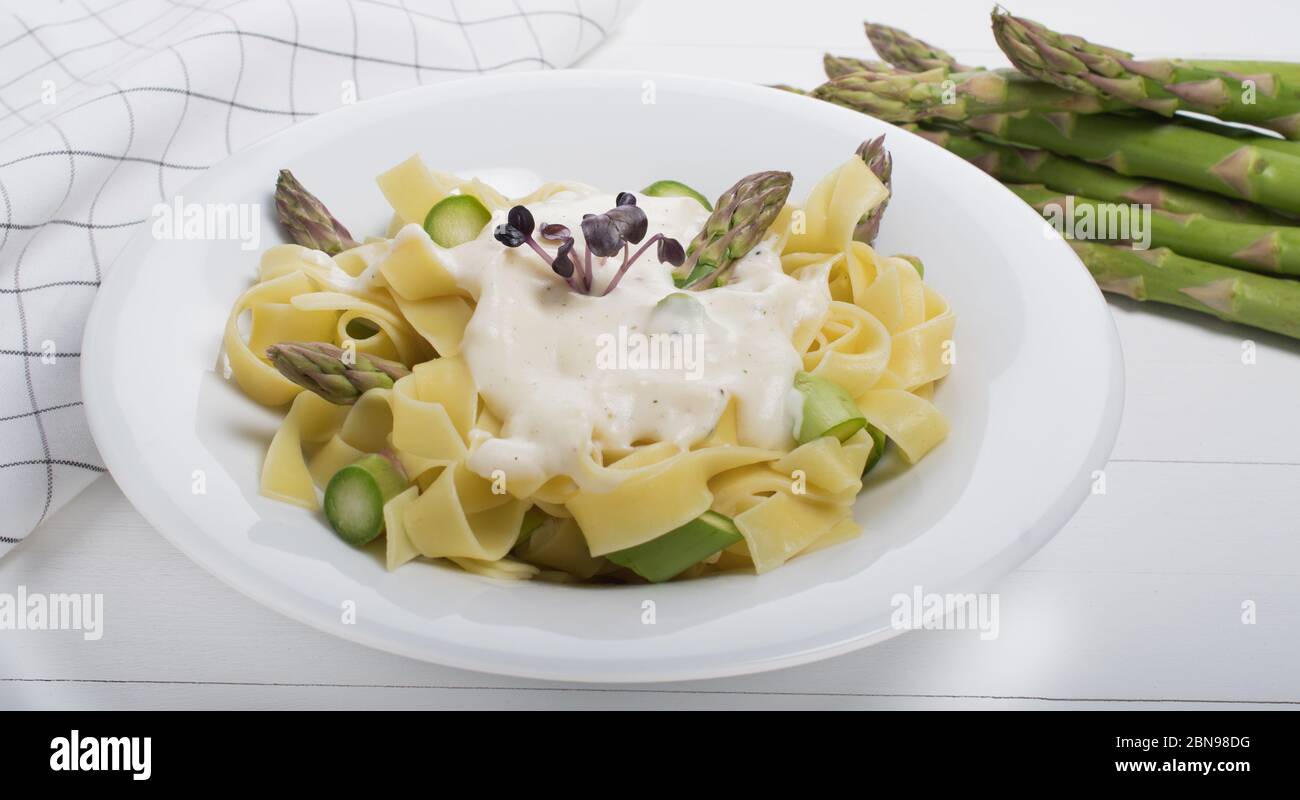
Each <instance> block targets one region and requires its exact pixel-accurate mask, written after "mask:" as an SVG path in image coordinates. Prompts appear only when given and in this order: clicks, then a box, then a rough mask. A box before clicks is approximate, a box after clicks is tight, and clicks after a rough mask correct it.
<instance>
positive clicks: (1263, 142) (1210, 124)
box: [1172, 114, 1300, 156]
mask: <svg viewBox="0 0 1300 800" xmlns="http://www.w3.org/2000/svg"><path fill="white" fill-rule="evenodd" d="M1172 121H1173V122H1175V123H1177V124H1178V125H1182V126H1184V127H1188V128H1194V129H1195V130H1198V131H1205V132H1206V133H1214V134H1218V135H1219V136H1227V137H1228V138H1230V139H1235V140H1236V141H1238V142H1240V143H1242V144H1251V145H1254V146H1256V147H1262V148H1264V149H1265V150H1273V151H1275V152H1278V153H1286V154H1288V155H1293V156H1300V142H1293V141H1291V140H1289V139H1279V138H1277V137H1275V136H1267V135H1265V134H1262V133H1260V132H1259V131H1256V130H1254V129H1252V128H1239V127H1236V126H1234V125H1227V124H1225V123H1222V122H1219V121H1217V120H1212V119H1204V118H1201V117H1189V116H1187V115H1185V114H1179V115H1178V116H1176V117H1174V118H1173V120H1172Z"/></svg>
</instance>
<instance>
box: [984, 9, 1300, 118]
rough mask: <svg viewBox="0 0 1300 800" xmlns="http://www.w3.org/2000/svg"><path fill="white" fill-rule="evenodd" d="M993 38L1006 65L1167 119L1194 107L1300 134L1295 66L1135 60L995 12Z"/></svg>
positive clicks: (1202, 111)
mask: <svg viewBox="0 0 1300 800" xmlns="http://www.w3.org/2000/svg"><path fill="white" fill-rule="evenodd" d="M993 35H994V37H995V38H996V39H997V41H998V45H999V46H1000V47H1001V48H1002V52H1004V53H1005V54H1006V55H1007V58H1009V59H1011V63H1013V64H1015V65H1016V67H1017V68H1018V69H1019V70H1020V71H1021V72H1024V73H1025V74H1026V75H1030V76H1032V77H1034V78H1037V79H1038V80H1041V81H1046V82H1048V83H1053V84H1055V85H1057V86H1059V87H1061V88H1063V89H1067V90H1069V91H1071V92H1078V93H1080V94H1088V95H1092V96H1095V97H1107V98H1113V99H1116V100H1121V101H1123V102H1125V103H1128V104H1129V105H1131V106H1133V107H1135V108H1143V109H1146V110H1148V111H1154V112H1156V113H1158V114H1163V115H1165V116H1170V115H1172V114H1173V113H1174V112H1175V111H1179V110H1184V111H1199V112H1201V113H1204V114H1210V115H1212V116H1216V117H1219V118H1220V119H1226V120H1233V121H1236V122H1248V123H1251V124H1253V125H1259V126H1260V127H1264V128H1269V129H1271V130H1275V131H1277V132H1278V133H1281V134H1282V135H1283V136H1285V137H1287V138H1288V139H1300V93H1298V92H1297V89H1300V85H1298V84H1297V83H1296V82H1295V80H1294V76H1292V77H1291V79H1287V78H1286V77H1283V73H1286V74H1290V73H1292V72H1293V71H1294V65H1288V66H1287V67H1284V68H1282V69H1278V70H1272V69H1269V68H1268V67H1269V65H1267V64H1258V65H1255V66H1259V67H1264V70H1263V71H1260V72H1257V73H1253V74H1249V75H1244V74H1241V73H1239V72H1236V71H1226V70H1222V69H1210V68H1207V67H1206V65H1203V64H1202V65H1198V64H1197V63H1195V62H1192V61H1183V60H1178V59H1161V60H1153V61H1138V60H1135V59H1134V58H1133V55H1132V54H1131V53H1126V52H1124V51H1122V50H1116V49H1114V48H1110V47H1104V46H1101V45H1095V44H1092V43H1091V42H1088V41H1086V40H1084V39H1081V38H1079V37H1077V36H1066V35H1062V34H1060V33H1057V32H1056V31H1053V30H1051V29H1049V28H1047V27H1045V26H1043V25H1041V24H1040V23H1037V22H1033V21H1032V20H1027V19H1021V18H1020V17H1014V16H1012V15H1011V14H1010V13H1008V12H1006V11H1005V10H1000V9H994V11H993Z"/></svg>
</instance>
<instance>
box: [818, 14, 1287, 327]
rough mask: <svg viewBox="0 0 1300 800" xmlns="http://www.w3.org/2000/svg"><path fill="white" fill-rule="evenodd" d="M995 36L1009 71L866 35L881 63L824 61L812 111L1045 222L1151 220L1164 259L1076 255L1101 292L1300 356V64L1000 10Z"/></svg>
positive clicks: (1079, 249)
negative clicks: (952, 168) (1225, 326)
mask: <svg viewBox="0 0 1300 800" xmlns="http://www.w3.org/2000/svg"><path fill="white" fill-rule="evenodd" d="M992 21H993V33H994V38H995V40H996V41H997V43H998V45H999V46H1000V47H1001V49H1002V51H1003V52H1004V53H1005V54H1006V56H1007V58H1008V59H1010V61H1011V63H1012V64H1013V66H1014V67H1015V69H985V68H982V67H978V66H969V65H964V64H960V63H958V62H957V61H956V59H954V58H953V57H952V56H951V55H950V54H949V53H947V52H946V51H944V50H942V49H940V48H938V47H935V46H933V45H931V44H929V43H927V42H924V41H922V40H920V39H917V38H916V37H914V36H912V35H910V34H909V33H907V32H906V31H902V30H899V29H897V28H892V27H888V26H885V25H879V24H873V23H867V25H866V33H867V38H868V39H869V40H870V42H871V44H872V46H873V47H874V49H875V51H876V53H877V54H878V55H879V56H880V58H881V59H883V61H884V62H885V63H881V62H879V61H870V60H866V59H860V58H855V57H849V56H833V55H829V54H828V55H827V56H826V57H825V59H824V61H823V67H824V69H825V72H826V77H827V81H826V82H825V83H823V84H822V85H820V86H818V87H816V88H814V89H813V90H811V91H809V92H805V93H806V94H808V95H810V96H812V97H816V98H819V99H821V100H825V101H827V102H830V103H835V104H837V105H841V106H844V107H846V108H851V109H854V110H856V111H860V112H862V113H865V114H869V115H871V116H874V117H877V118H880V119H883V120H885V121H888V122H894V123H898V124H902V125H903V126H904V127H906V128H908V129H909V130H912V131H913V132H915V133H918V134H920V135H922V136H924V137H925V138H928V139H930V140H931V141H933V142H935V143H936V144H939V145H940V146H942V147H944V148H946V149H948V150H950V151H951V152H953V153H956V154H957V155H959V156H961V157H962V158H965V159H966V160H968V161H970V162H972V163H974V164H975V165H977V166H979V167H980V168H981V169H983V170H984V171H986V172H988V173H989V174H990V175H992V176H993V177H995V178H997V179H998V180H1000V181H1002V182H1003V183H1004V184H1007V185H1008V187H1009V188H1010V189H1011V191H1013V192H1014V193H1015V194H1017V195H1018V196H1019V197H1020V198H1021V199H1023V200H1024V201H1025V202H1026V203H1028V204H1029V205H1030V206H1032V207H1034V208H1036V209H1038V210H1039V211H1041V212H1042V213H1044V214H1045V215H1048V216H1058V215H1059V214H1060V213H1061V210H1062V209H1063V208H1065V207H1069V208H1072V209H1075V210H1084V211H1087V212H1090V213H1092V214H1093V216H1094V217H1095V216H1097V215H1098V214H1100V213H1102V212H1106V211H1107V210H1109V209H1111V208H1112V207H1113V206H1114V205H1115V204H1126V205H1129V204H1132V205H1137V206H1141V207H1144V208H1149V209H1150V214H1149V216H1147V215H1144V220H1145V222H1146V224H1145V226H1144V228H1145V234H1147V235H1148V236H1149V240H1150V241H1149V244H1150V245H1151V246H1152V247H1153V248H1154V249H1150V250H1140V249H1138V248H1137V247H1136V246H1135V245H1134V243H1133V242H1131V241H1127V240H1118V239H1117V238H1116V237H1114V236H1111V237H1104V239H1105V243H1103V242H1102V241H1072V242H1071V246H1072V247H1073V248H1074V250H1075V252H1076V253H1077V254H1078V255H1079V257H1080V259H1081V260H1082V261H1083V262H1084V264H1085V265H1086V266H1087V267H1088V269H1089V271H1090V272H1091V273H1092V274H1093V276H1094V277H1095V278H1096V280H1097V282H1098V284H1099V285H1100V286H1101V288H1102V289H1103V290H1105V291H1108V292H1112V293H1117V294H1123V295H1126V296H1128V297H1132V298H1134V299H1137V300H1151V301H1154V302H1159V303H1167V304H1171V305H1177V306H1181V307H1183V308H1189V309H1192V310H1195V311H1200V312H1203V313H1207V314H1211V315H1214V316H1216V317H1219V318H1221V319H1225V320H1229V321H1232V322H1237V323H1242V324H1246V325H1253V326H1255V327H1258V328H1262V329H1265V330H1270V331H1274V332H1276V333H1280V334H1283V335H1286V336H1291V337H1295V338H1300V281H1295V280H1292V278H1300V224H1298V223H1297V219H1300V64H1292V63H1280V62H1264V61H1209V60H1191V59H1156V60H1139V59H1137V58H1135V57H1134V56H1133V54H1131V53H1128V52H1126V51H1123V50H1119V49H1116V48H1113V47H1109V46H1105V45H1099V44H1094V43H1092V42H1089V41H1087V40H1085V39H1083V38H1081V37H1078V36H1074V35H1069V34H1062V33H1058V32H1056V31H1053V30H1051V29H1050V28H1048V27H1046V26H1045V25H1042V24H1041V23H1038V22H1034V21H1032V20H1026V19H1022V18H1020V17H1016V16H1013V15H1012V14H1010V13H1009V12H1006V11H1003V10H1000V9H996V10H994V12H993V14H992ZM793 91H799V90H793ZM1185 112H1194V113H1196V114H1199V115H1206V116H1209V117H1215V118H1217V119H1213V120H1212V119H1206V118H1205V116H1189V115H1188V114H1187V113H1185ZM1244 125H1251V126H1254V127H1253V128H1248V127H1244ZM1260 129H1263V130H1260ZM1293 140H1294V141H1293ZM876 223H877V224H878V223H879V220H878V219H877V220H876ZM1256 273H1270V274H1272V275H1274V276H1281V277H1265V276H1264V275H1260V274H1256Z"/></svg>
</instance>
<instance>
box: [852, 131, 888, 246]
mask: <svg viewBox="0 0 1300 800" xmlns="http://www.w3.org/2000/svg"><path fill="white" fill-rule="evenodd" d="M857 153H858V155H859V156H860V157H861V158H862V160H863V161H865V162H867V166H868V167H870V168H871V171H872V173H874V174H875V176H876V177H877V178H879V179H880V182H881V183H883V184H884V185H885V188H886V189H889V190H890V191H891V192H892V190H893V174H894V157H893V156H891V155H890V154H889V151H888V150H886V149H885V136H884V134H881V135H880V136H877V137H876V138H874V139H868V140H867V141H865V142H863V143H862V144H861V145H859V146H858V150H857ZM888 206H889V198H888V197H886V198H885V200H884V202H883V203H881V204H880V205H878V206H876V207H875V208H873V209H871V210H870V211H868V212H867V213H866V214H864V215H863V216H862V219H861V220H860V221H859V222H858V225H857V227H856V228H854V229H853V238H854V239H856V240H858V241H859V242H866V243H867V244H871V243H872V242H874V241H875V240H876V236H877V235H879V234H880V220H881V219H882V218H883V217H884V216H885V208H886V207H888Z"/></svg>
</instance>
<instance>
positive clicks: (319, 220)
mask: <svg viewBox="0 0 1300 800" xmlns="http://www.w3.org/2000/svg"><path fill="white" fill-rule="evenodd" d="M275 212H276V215H277V216H278V217H279V218H280V224H281V225H283V226H284V229H285V231H286V232H288V234H289V238H290V239H293V241H294V243H295V244H300V245H302V246H303V247H310V248H311V249H313V250H320V251H322V252H324V253H326V254H328V255H331V256H334V255H338V254H339V253H341V252H343V251H344V250H351V249H352V248H354V247H356V246H357V242H356V240H354V239H353V238H352V234H350V233H348V229H347V228H345V227H343V223H341V222H339V221H338V220H336V219H334V215H333V214H331V213H330V211H329V209H328V208H326V207H325V204H324V203H322V202H321V201H320V200H317V199H316V195H314V194H312V193H311V192H309V191H307V190H306V189H305V188H303V185H302V184H301V183H299V182H298V179H297V178H295V177H294V176H293V173H292V172H290V171H289V170H287V169H282V170H280V177H279V178H277V179H276V181H275Z"/></svg>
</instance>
